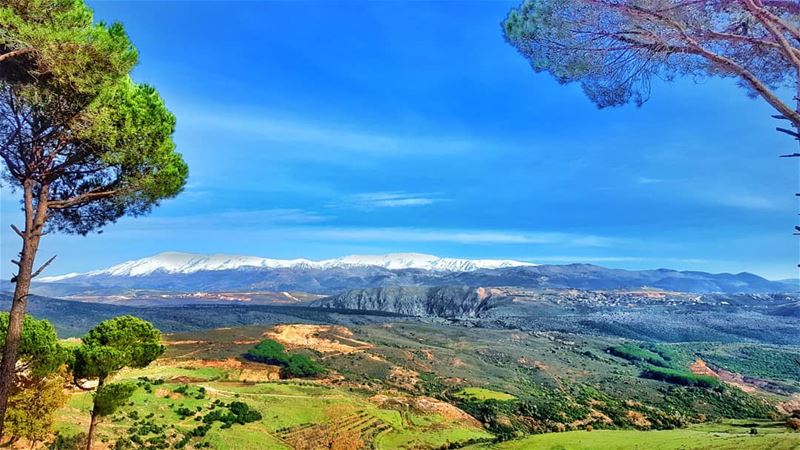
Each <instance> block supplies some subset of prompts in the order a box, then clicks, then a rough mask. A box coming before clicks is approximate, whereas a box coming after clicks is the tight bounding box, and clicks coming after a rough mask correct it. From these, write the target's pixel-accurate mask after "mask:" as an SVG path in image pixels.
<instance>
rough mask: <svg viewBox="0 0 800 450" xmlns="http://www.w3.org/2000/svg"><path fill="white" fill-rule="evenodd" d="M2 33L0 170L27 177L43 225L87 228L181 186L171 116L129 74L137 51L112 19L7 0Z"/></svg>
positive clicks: (0, 10) (0, 19) (43, 0)
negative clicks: (43, 213)
mask: <svg viewBox="0 0 800 450" xmlns="http://www.w3.org/2000/svg"><path fill="white" fill-rule="evenodd" d="M0 29H2V30H3V32H2V33H0V143H2V146H0V156H2V160H3V161H4V163H5V166H6V167H5V169H6V170H5V171H4V174H3V175H4V179H5V180H6V181H7V182H9V184H10V185H11V186H12V187H13V186H17V187H20V186H24V184H25V182H26V181H28V182H33V183H35V185H34V186H33V190H34V196H33V197H34V198H35V199H38V201H40V202H42V203H44V204H45V205H46V207H47V208H48V210H49V211H48V224H49V225H51V226H52V227H54V228H57V229H59V230H60V231H65V232H73V233H80V234H86V233H88V232H90V231H92V230H94V229H96V228H98V227H102V226H103V225H106V224H107V223H109V222H113V221H115V220H116V219H118V218H119V217H121V216H123V215H126V214H130V215H139V214H143V213H146V212H148V211H149V210H150V209H151V208H152V207H153V206H154V205H156V204H158V202H159V200H161V199H164V198H169V197H173V196H175V195H177V194H178V193H179V192H180V191H181V189H182V188H183V185H184V184H185V181H186V178H187V176H188V168H187V166H186V164H185V163H184V161H183V159H182V157H181V155H180V154H178V153H176V152H175V144H174V142H173V141H172V134H173V133H174V131H175V117H174V116H173V115H172V113H170V112H169V111H168V110H167V108H166V106H165V105H164V102H163V100H162V99H161V97H160V96H159V95H158V93H157V92H156V90H155V89H154V88H153V87H151V86H149V85H146V84H138V83H135V82H134V81H132V80H131V78H130V76H129V75H128V74H129V72H130V71H131V70H132V69H133V67H134V65H135V64H136V62H137V51H136V49H135V47H134V46H133V44H132V43H131V42H130V40H129V39H128V36H127V34H126V33H125V31H124V29H123V28H122V26H121V25H120V24H112V25H106V24H104V23H94V22H93V16H92V12H91V10H90V9H89V8H88V7H87V6H86V5H84V4H83V1H82V0H33V1H27V0H25V1H22V0H15V1H10V2H6V4H5V5H4V6H2V7H0Z"/></svg>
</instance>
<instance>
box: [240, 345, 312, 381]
mask: <svg viewBox="0 0 800 450" xmlns="http://www.w3.org/2000/svg"><path fill="white" fill-rule="evenodd" d="M245 357H246V358H247V359H249V360H251V361H256V362H261V363H265V364H274V365H279V366H281V367H282V370H281V371H282V372H283V373H284V374H286V375H288V376H290V377H314V376H317V375H322V374H323V373H325V369H324V368H323V367H322V366H320V365H319V364H317V363H316V362H315V361H314V360H312V359H311V358H309V357H308V356H306V355H301V354H297V353H293V354H290V353H287V352H286V349H285V348H284V347H283V345H281V344H280V343H278V342H276V341H274V340H272V339H265V340H263V341H261V342H260V343H259V344H258V345H256V346H255V347H253V348H251V349H250V350H248V351H247V353H246V354H245Z"/></svg>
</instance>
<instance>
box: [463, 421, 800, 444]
mask: <svg viewBox="0 0 800 450" xmlns="http://www.w3.org/2000/svg"><path fill="white" fill-rule="evenodd" d="M748 425H750V424H745V426H736V425H729V424H724V423H723V424H708V425H699V426H692V427H690V428H687V429H679V430H666V431H635V430H594V431H572V432H567V433H548V434H540V435H535V436H530V437H527V438H525V439H520V440H515V441H508V442H503V443H501V444H496V445H476V446H471V447H467V448H470V449H474V450H477V449H497V450H523V449H525V450H527V449H532V448H536V449H543V450H566V449H569V450H628V449H636V448H638V449H648V450H674V449H686V450H690V449H696V450H700V449H704V450H708V449H715V450H760V449H765V448H769V449H772V450H794V449H796V448H798V446H800V433H790V432H787V430H786V429H785V428H783V427H781V426H779V425H780V424H775V423H768V422H759V423H758V424H757V425H756V428H755V429H756V430H757V433H756V434H754V435H751V432H750V430H751V428H752V427H750V426H748Z"/></svg>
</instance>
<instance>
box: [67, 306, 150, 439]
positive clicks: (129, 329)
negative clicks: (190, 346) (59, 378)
mask: <svg viewBox="0 0 800 450" xmlns="http://www.w3.org/2000/svg"><path fill="white" fill-rule="evenodd" d="M81 341H82V345H80V346H79V347H77V348H76V349H75V360H74V363H73V367H72V370H73V374H74V376H75V378H76V379H87V378H96V379H97V392H95V394H94V402H93V403H94V404H93V407H92V415H91V421H90V422H89V434H88V436H87V444H86V446H87V448H91V447H92V443H93V441H94V435H95V426H96V425H97V420H98V419H99V418H101V417H106V416H109V415H111V414H112V413H114V411H116V410H117V409H119V407H120V406H122V405H123V404H125V402H126V401H127V400H128V398H130V396H131V395H133V392H134V391H135V390H136V384H135V383H133V382H119V383H112V384H106V383H105V382H106V379H107V378H108V377H109V376H111V375H113V374H114V373H116V372H118V371H119V370H121V369H123V368H125V367H146V366H148V365H149V364H150V363H151V362H153V360H155V359H156V358H158V357H159V356H160V355H161V354H162V353H164V348H165V347H164V346H163V345H161V332H160V331H158V330H157V329H156V328H155V327H154V326H153V325H152V324H151V323H149V322H147V321H144V320H142V319H138V318H136V317H133V316H121V317H116V318H114V319H109V320H106V321H103V322H100V323H99V324H98V325H97V326H96V327H94V328H92V329H91V330H90V331H89V333H87V334H86V336H84V337H83V339H81Z"/></svg>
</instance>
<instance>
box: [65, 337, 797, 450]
mask: <svg viewBox="0 0 800 450" xmlns="http://www.w3.org/2000/svg"><path fill="white" fill-rule="evenodd" d="M307 326H308V325H303V326H298V327H297V328H296V329H295V331H297V332H300V331H303V330H304V328H302V327H307ZM274 331H275V330H274V329H270V328H265V327H238V328H224V329H215V330H206V331H203V332H197V333H182V334H173V335H168V336H167V341H168V342H167V343H168V345H167V352H166V354H165V355H164V356H163V357H162V358H161V359H159V360H157V361H156V362H155V363H153V364H152V365H151V366H149V367H147V368H144V369H136V370H124V371H122V372H121V373H120V374H118V375H117V377H116V379H117V380H123V379H125V380H139V385H140V386H139V388H138V389H137V391H136V392H135V394H134V396H133V398H132V399H131V402H130V404H128V405H126V406H125V407H123V408H122V409H121V410H120V411H119V412H117V413H115V414H114V415H112V416H111V417H107V418H104V419H103V421H102V422H101V423H100V425H99V429H98V434H99V439H100V440H101V441H103V442H104V443H105V446H104V447H103V449H104V450H105V449H115V446H114V445H115V443H116V441H117V440H120V439H122V440H125V439H134V440H135V441H134V444H135V445H132V446H130V447H125V446H122V447H119V448H120V449H125V448H185V449H187V450H194V449H199V448H214V449H220V450H244V449H273V448H274V449H294V450H308V449H316V448H318V447H314V446H313V445H311V444H309V443H318V442H332V440H336V439H344V438H347V439H350V440H351V444H349V445H351V446H347V445H345V446H342V447H339V448H347V449H351V448H353V449H354V448H375V449H387V450H388V449H425V450H430V449H437V448H440V447H442V446H445V445H452V444H459V445H466V444H469V443H476V442H482V443H480V444H475V446H473V447H470V448H474V449H477V448H496V449H538V448H543V449H565V450H572V449H577V450H580V449H637V448H638V449H656V450H658V449H670V450H671V449H680V448H685V449H695V448H700V449H703V448H721V449H731V450H732V449H738V448H742V449H760V448H769V449H770V450H782V449H799V450H800V433H795V434H791V433H787V432H786V428H785V427H783V426H777V425H774V424H770V423H767V422H759V423H758V424H757V426H756V428H757V429H758V433H757V434H756V435H754V436H751V435H750V434H749V432H750V428H751V427H752V426H753V425H752V422H751V421H748V420H749V419H747V420H745V421H739V422H737V421H732V420H730V418H732V417H771V416H770V415H769V414H767V415H761V416H758V415H749V412H750V411H755V412H758V411H759V408H753V407H752V404H750V403H747V402H752V401H755V402H757V403H758V402H760V401H761V400H759V399H761V398H779V396H777V395H773V394H769V395H766V393H758V397H752V398H751V397H750V396H748V395H746V394H745V393H743V392H741V391H739V390H738V389H733V390H732V389H725V390H721V389H718V390H709V389H701V388H687V387H685V386H676V385H673V384H669V383H665V382H662V381H657V380H650V379H644V378H642V377H641V376H640V373H641V367H640V366H641V365H642V364H643V363H642V362H641V361H630V360H628V359H626V358H623V357H619V356H616V355H614V354H612V353H610V352H609V351H608V350H609V348H610V347H611V346H616V345H620V343H622V342H624V341H620V340H615V339H611V338H599V337H597V338H592V339H588V338H585V337H579V336H574V335H565V334H561V333H535V332H521V331H513V330H489V329H486V330H481V331H480V333H476V332H475V330H471V329H468V328H465V327H455V326H445V325H433V324H420V323H395V324H379V325H374V324H373V325H366V326H359V327H351V328H350V329H343V328H342V327H339V328H330V327H329V328H324V327H323V328H320V331H319V332H318V333H317V334H316V335H313V336H312V335H304V334H299V335H292V334H291V333H288V334H286V336H288V337H292V336H294V337H293V339H294V340H289V341H286V342H283V344H284V345H286V346H287V349H289V350H291V351H292V352H299V353H302V354H305V355H307V356H309V357H311V358H313V359H315V360H317V361H318V362H319V363H321V364H323V365H324V366H325V367H326V368H327V369H328V371H329V372H328V375H327V376H326V377H325V378H324V379H319V380H286V379H283V380H278V379H276V378H277V377H278V371H279V368H277V367H273V366H268V365H263V364H257V363H254V362H249V361H246V360H244V359H243V358H242V355H243V354H244V353H245V352H246V351H247V350H248V349H249V348H251V347H252V346H253V345H255V344H256V343H258V342H260V340H261V339H264V337H265V332H267V334H269V333H272V332H274ZM309 342H313V345H312V344H309ZM642 345H646V344H642ZM650 347H652V348H653V349H655V350H654V351H657V352H660V353H659V354H663V355H667V356H669V358H670V363H669V364H670V365H674V366H675V367H680V368H685V367H686V366H687V365H688V364H689V363H691V362H693V361H694V358H695V357H697V355H698V353H701V352H702V355H703V356H705V355H706V354H708V355H712V354H713V355H716V354H719V355H722V356H728V355H738V354H742V355H745V356H747V357H748V358H749V359H746V360H744V359H743V361H744V362H742V363H740V365H739V366H738V367H737V368H738V369H740V370H741V371H742V372H744V373H745V374H747V373H748V371H750V370H752V371H753V372H757V371H760V373H759V374H760V375H764V374H768V375H771V376H772V377H773V378H772V380H777V381H780V382H782V383H783V384H782V385H785V386H791V385H792V383H791V382H790V381H788V380H789V379H790V378H791V376H793V373H791V372H790V371H791V370H792V369H788V368H783V366H781V367H777V366H774V365H773V366H771V368H770V366H768V364H767V361H766V360H765V359H764V358H763V357H762V355H761V354H759V353H758V352H757V351H756V350H759V349H762V348H763V349H764V350H765V354H767V355H773V354H777V353H775V352H777V351H782V352H785V353H786V354H787V355H788V356H791V357H796V356H798V353H797V352H794V350H793V349H791V350H783V349H780V350H776V349H772V348H768V347H757V346H747V347H734V346H730V345H729V346H727V347H724V348H723V347H721V346H715V345H713V344H708V345H705V344H704V345H703V346H702V347H701V346H699V345H696V346H692V347H688V346H687V347H683V346H679V345H674V346H669V347H662V346H659V347H658V348H656V347H653V346H649V347H647V348H650ZM642 348H645V347H642ZM337 349H338V350H337ZM714 352H717V353H714ZM723 352H724V353H723ZM745 352H748V353H745ZM748 355H749V356H748ZM650 356H651V357H652V355H650ZM722 356H720V357H719V358H718V359H719V360H722ZM737 361H738V360H737ZM145 377H146V379H147V380H149V381H146V382H145V381H142V380H141V379H142V378H145ZM734 394H735V395H734ZM90 396H91V393H88V392H78V391H76V392H74V393H73V394H72V397H71V399H70V401H69V404H68V405H67V407H65V408H63V409H62V410H61V411H60V412H59V420H58V424H57V427H58V430H59V431H60V432H61V433H62V434H64V435H74V434H76V433H79V432H85V431H86V429H87V428H88V419H89V411H90V407H91V397H90ZM231 402H244V403H246V404H247V405H249V407H250V408H252V409H254V410H256V411H258V412H259V413H260V414H261V417H262V418H261V419H260V420H258V421H257V422H252V423H247V424H244V425H241V424H233V425H232V426H229V427H227V428H226V427H225V426H224V423H223V422H219V421H217V422H213V423H212V424H211V425H210V426H209V427H206V428H205V429H201V430H200V431H198V427H200V428H203V426H204V423H205V422H204V419H205V418H206V416H208V415H209V414H211V413H212V412H214V411H222V412H225V411H227V410H226V409H225V408H228V406H229V405H230V403H231ZM743 402H744V403H743ZM759 404H760V403H759ZM748 405H749V406H748ZM756 406H758V405H756ZM470 415H471V416H470ZM675 418H677V419H675ZM721 418H726V419H725V420H724V421H719V420H717V419H721ZM476 419H477V420H476ZM699 420H707V421H710V422H706V423H705V424H703V425H690V424H692V423H695V422H697V421H699ZM776 423H777V422H776ZM676 424H677V426H684V425H687V424H688V425H690V426H689V427H688V428H681V429H676V430H669V431H638V430H636V428H642V429H644V428H651V429H657V428H670V427H672V426H676ZM590 426H591V427H593V428H595V429H594V430H593V431H588V432H587V431H577V430H581V429H583V428H587V427H590ZM609 427H611V428H622V429H617V430H608V429H606V428H609ZM563 430H572V431H567V432H557V433H556V432H552V431H563ZM542 431H551V432H550V433H546V434H533V435H531V436H530V437H527V438H522V439H521V440H513V441H507V442H505V443H502V444H495V445H493V446H492V445H490V444H489V442H490V441H492V440H493V438H494V437H503V438H506V439H508V438H512V437H518V436H523V435H525V434H527V433H541V432H542ZM181 441H186V445H184V446H182V447H181V446H177V447H176V445H177V444H179V443H180V442H181ZM352 442H356V443H359V442H360V443H361V444H365V445H366V446H367V447H364V446H357V445H355V444H352ZM159 445H160V446H161V447H159Z"/></svg>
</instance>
